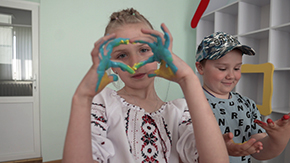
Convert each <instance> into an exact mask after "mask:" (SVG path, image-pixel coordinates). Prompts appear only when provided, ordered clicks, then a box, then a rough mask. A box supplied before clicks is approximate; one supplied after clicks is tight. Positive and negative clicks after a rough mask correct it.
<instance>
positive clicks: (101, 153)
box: [91, 103, 115, 163]
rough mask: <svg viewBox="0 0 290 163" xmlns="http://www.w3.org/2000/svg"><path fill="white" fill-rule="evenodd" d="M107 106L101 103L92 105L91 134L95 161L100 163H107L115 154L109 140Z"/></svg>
mask: <svg viewBox="0 0 290 163" xmlns="http://www.w3.org/2000/svg"><path fill="white" fill-rule="evenodd" d="M105 109H106V106H104V104H101V103H92V108H91V130H92V131H91V132H92V151H93V159H94V160H96V161H98V162H100V163H107V162H108V159H109V158H110V157H112V156H113V155H114V154H115V150H114V146H113V144H112V142H111V141H110V140H109V139H108V138H107V130H108V125H107V116H106V112H105Z"/></svg>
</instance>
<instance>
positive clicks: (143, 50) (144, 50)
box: [140, 48, 150, 53]
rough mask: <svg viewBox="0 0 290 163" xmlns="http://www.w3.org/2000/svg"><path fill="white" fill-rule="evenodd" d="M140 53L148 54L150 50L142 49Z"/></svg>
mask: <svg viewBox="0 0 290 163" xmlns="http://www.w3.org/2000/svg"><path fill="white" fill-rule="evenodd" d="M140 51H141V53H146V52H149V51H150V49H149V48H142V49H141V50H140Z"/></svg>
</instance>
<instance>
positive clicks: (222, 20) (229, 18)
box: [215, 3, 239, 35]
mask: <svg viewBox="0 0 290 163" xmlns="http://www.w3.org/2000/svg"><path fill="white" fill-rule="evenodd" d="M238 8H239V7H238V3H235V4H233V5H230V6H227V7H225V8H223V9H221V10H220V11H218V12H216V13H215V22H216V23H215V31H227V33H229V34H231V35H237V29H238V21H237V20H238Z"/></svg>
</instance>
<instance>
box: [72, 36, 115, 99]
mask: <svg viewBox="0 0 290 163" xmlns="http://www.w3.org/2000/svg"><path fill="white" fill-rule="evenodd" d="M113 38H115V34H110V35H107V36H104V37H102V38H100V39H99V40H98V41H97V42H95V44H94V48H93V50H92V52H91V57H92V61H93V65H92V66H91V68H90V69H89V71H88V72H87V74H86V75H85V77H84V78H83V80H82V81H81V83H80V84H79V86H78V88H77V91H76V94H78V95H81V96H84V97H86V96H89V97H91V98H92V97H94V96H95V95H96V94H97V93H99V92H100V91H101V90H102V89H103V88H104V87H105V86H106V85H108V84H109V83H111V82H112V81H114V78H115V77H114V76H109V75H107V73H106V72H104V74H103V76H102V78H101V80H102V81H101V82H100V83H101V84H100V86H99V88H98V90H97V91H96V86H97V82H98V80H99V79H98V78H99V76H100V74H98V73H97V69H98V67H99V65H100V50H99V49H100V47H101V46H102V45H103V43H105V42H107V41H108V40H110V39H113Z"/></svg>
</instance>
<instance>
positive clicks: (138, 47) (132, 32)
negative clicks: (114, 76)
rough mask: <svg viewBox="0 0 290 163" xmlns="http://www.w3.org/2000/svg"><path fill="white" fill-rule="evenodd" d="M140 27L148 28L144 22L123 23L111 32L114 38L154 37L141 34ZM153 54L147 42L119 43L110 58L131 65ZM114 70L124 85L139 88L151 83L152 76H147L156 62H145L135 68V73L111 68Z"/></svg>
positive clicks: (154, 68) (149, 39) (152, 81)
mask: <svg viewBox="0 0 290 163" xmlns="http://www.w3.org/2000/svg"><path fill="white" fill-rule="evenodd" d="M141 28H148V29H150V28H149V27H148V26H147V25H146V24H144V23H138V24H127V25H123V26H121V27H119V28H117V29H115V30H113V31H111V33H115V34H116V38H118V37H122V38H129V39H136V38H137V39H143V40H145V41H147V42H153V41H154V38H153V37H152V36H150V35H146V34H143V33H142V32H141ZM152 55H153V53H152V51H151V48H150V47H149V46H148V45H147V44H141V43H136V44H126V45H124V44H121V45H119V46H116V47H115V48H114V49H113V51H112V53H111V60H114V61H118V62H123V63H125V64H127V65H129V66H131V67H133V65H134V64H135V63H138V62H140V61H145V60H147V59H148V58H149V57H151V56H152ZM112 69H113V71H114V72H117V73H118V75H119V76H120V78H121V79H122V81H123V82H124V83H125V85H126V86H130V87H132V88H135V89H141V88H144V87H147V86H149V85H150V84H152V85H153V83H154V78H148V76H147V75H148V74H149V72H151V73H152V70H156V69H157V62H153V63H149V64H146V65H144V66H142V67H140V68H139V69H138V70H136V73H135V74H130V73H128V72H127V71H122V70H121V69H120V68H112Z"/></svg>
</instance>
